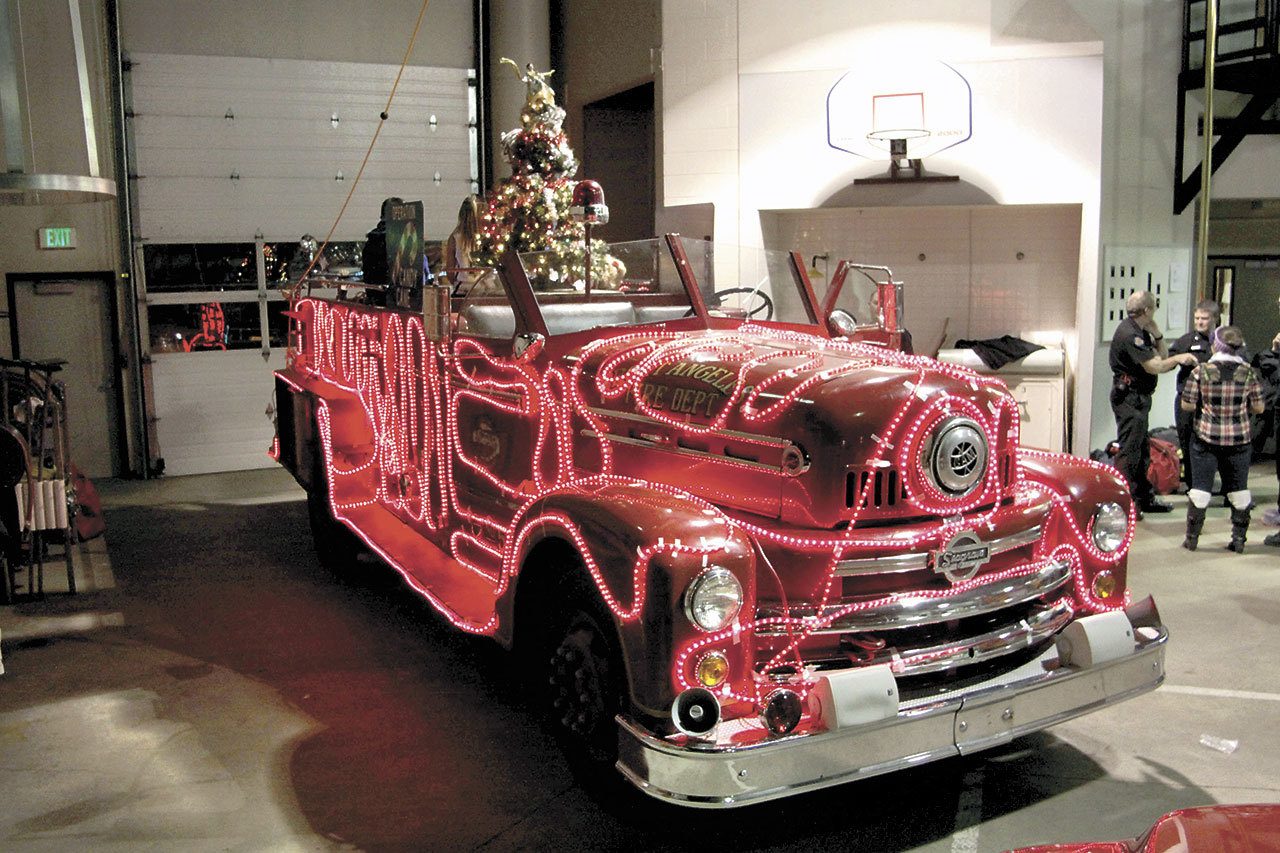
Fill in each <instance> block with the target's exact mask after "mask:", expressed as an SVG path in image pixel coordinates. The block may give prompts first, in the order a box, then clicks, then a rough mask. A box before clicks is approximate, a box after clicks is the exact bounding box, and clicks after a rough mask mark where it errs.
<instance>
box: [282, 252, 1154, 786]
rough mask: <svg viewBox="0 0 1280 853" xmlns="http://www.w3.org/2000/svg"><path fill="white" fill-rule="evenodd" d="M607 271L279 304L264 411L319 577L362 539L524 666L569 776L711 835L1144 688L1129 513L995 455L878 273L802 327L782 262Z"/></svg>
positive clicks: (1112, 490) (1003, 443)
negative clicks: (569, 761)
mask: <svg viewBox="0 0 1280 853" xmlns="http://www.w3.org/2000/svg"><path fill="white" fill-rule="evenodd" d="M610 253H611V254H610V256H611V260H612V263H613V266H612V267H611V269H612V270H613V273H614V274H612V275H610V276H608V277H607V280H604V281H599V280H598V281H595V282H585V283H584V282H576V281H569V280H567V276H566V275H565V274H564V273H563V271H562V270H559V269H558V268H557V265H556V264H557V262H556V259H555V258H553V257H550V256H549V255H525V256H516V255H515V254H514V253H509V254H508V256H507V258H506V260H505V262H504V264H503V267H502V269H500V270H496V271H489V272H487V273H483V274H482V273H480V272H479V271H457V272H456V273H454V274H453V275H452V276H451V278H450V280H449V283H448V284H446V285H445V286H428V287H427V288H426V289H425V292H424V298H423V307H422V310H421V311H420V312H419V311H417V310H413V311H410V310H400V309H395V308H383V307H372V306H368V305H365V304H362V303H361V302H360V301H359V300H343V299H337V298H332V297H328V298H325V297H322V296H321V295H320V292H319V291H316V292H311V293H309V294H308V295H301V296H299V297H298V298H297V299H296V300H295V304H294V305H293V307H292V311H291V315H292V318H293V323H294V335H295V340H294V347H293V349H292V352H291V360H290V363H289V366H288V367H287V369H285V370H282V371H280V372H279V373H278V374H277V385H276V394H277V422H278V436H277V441H276V445H275V447H274V451H273V452H274V453H275V455H276V456H277V458H278V459H279V461H280V462H281V464H283V465H284V466H286V467H287V468H288V469H289V470H290V471H291V472H293V474H294V476H295V477H296V478H297V479H298V481H299V482H300V483H301V484H302V485H303V486H304V487H305V488H306V490H307V493H308V495H309V498H310V500H309V507H310V513H311V518H312V525H313V530H314V532H315V535H316V538H317V546H318V547H317V550H318V552H319V553H320V555H321V557H322V558H323V559H325V560H328V561H331V562H334V563H343V562H344V561H351V560H352V556H351V555H352V548H353V546H354V545H355V544H359V543H357V542H356V541H355V540H356V538H358V540H360V543H363V544H362V547H367V548H368V549H371V550H372V551H374V552H375V553H376V554H377V555H378V556H379V557H380V558H381V560H382V561H385V562H386V563H387V564H388V565H389V566H391V568H393V569H394V570H395V571H397V572H399V573H400V574H401V575H402V576H403V577H404V580H405V581H406V582H407V583H408V584H409V585H410V586H411V587H412V588H413V589H414V590H416V591H417V592H418V593H420V594H421V595H422V596H423V597H425V598H426V599H427V600H428V601H429V602H430V603H431V604H432V605H433V606H434V607H435V608H436V609H437V610H438V611H439V612H440V613H441V614H442V615H443V616H444V618H446V619H448V620H449V621H450V622H451V623H453V624H454V625H456V626H457V627H458V628H460V629H462V630H464V631H469V632H473V633H476V634H482V635H488V636H491V637H493V638H494V639H495V640H497V641H498V642H499V643H502V644H503V645H505V646H510V647H513V648H514V650H515V653H516V654H518V655H521V656H523V661H524V662H527V664H526V665H527V667H528V669H529V670H530V671H531V672H532V673H533V677H531V678H530V681H531V684H532V685H533V686H532V689H533V690H536V691H537V699H538V702H539V705H540V706H541V707H542V708H543V709H544V710H545V712H546V714H547V715H548V718H549V720H550V721H551V723H552V725H553V727H555V728H556V730H557V732H558V734H559V735H560V737H561V739H562V740H563V742H564V743H565V745H566V747H567V749H568V751H569V754H570V756H571V758H573V759H574V761H575V762H576V763H581V764H582V765H584V766H597V767H598V766H600V765H607V766H615V767H616V769H617V771H618V772H620V773H621V774H622V776H623V777H624V778H625V779H626V780H629V781H630V782H632V783H633V784H634V785H635V786H637V787H638V788H640V789H641V790H643V791H645V792H646V793H648V794H650V795H652V796H655V797H658V798H661V799H665V800H669V801H674V802H677V803H683V804H687V805H694V806H736V805H741V804H746V803H752V802H757V801H762V800H766V799H771V798H775V797H780V796H785V795H788V794H792V793H796V792H799V791H804V790H808V789H813V788H817V787H822V786H826V785H831V784H835V783H839V782H843V781H848V780H853V779H859V778H864V777H867V776H871V775H875V774H879V773H885V772H888V771H892V770H895V769H898V768H903V767H907V766H911V765H915V764H918V763H920V762H922V761H928V760H933V759H937V758H942V757H946V756H953V755H958V754H965V753H970V752H973V751H976V750H981V749H985V748H988V747H992V746H995V745H999V744H1003V743H1005V742H1007V741H1009V740H1010V739H1011V738H1014V737H1017V736H1018V735H1021V734H1024V733H1027V732H1032V731H1036V730H1038V729H1042V728H1044V727H1046V726H1049V725H1051V724H1053V723H1057V722H1060V721H1063V720H1066V719H1069V718H1071V717H1074V716H1077V715H1079V714H1083V713H1087V712H1089V711H1093V710H1096V709H1098V708H1101V707H1103V706H1106V705H1108V704H1110V703H1113V702H1117V701H1120V700H1123V699H1127V698H1130V697H1132V696H1135V695H1137V694H1140V693H1142V692H1144V691H1147V690H1151V689H1153V688H1155V687H1156V686H1157V685H1158V684H1159V683H1160V682H1161V681H1162V680H1163V677H1164V643H1165V640H1166V638H1167V634H1166V631H1165V629H1164V627H1163V626H1162V624H1161V622H1160V618H1159V614H1158V613H1157V611H1156V609H1155V606H1154V604H1153V603H1152V602H1151V600H1150V599H1147V600H1146V601H1144V602H1140V603H1134V602H1132V601H1131V600H1130V595H1129V592H1128V590H1127V586H1126V579H1125V567H1126V554H1127V552H1128V549H1129V545H1130V542H1131V540H1132V536H1133V519H1134V511H1133V508H1132V506H1131V502H1130V499H1129V497H1128V494H1127V491H1126V489H1125V488H1124V486H1123V484H1122V483H1121V481H1120V480H1119V479H1118V478H1117V477H1116V475H1115V474H1114V472H1113V471H1112V470H1111V469H1108V468H1105V467H1102V466H1099V465H1096V464H1094V463H1091V462H1089V461H1086V460H1081V459H1076V458H1073V457H1070V456H1063V455H1057V454H1051V453H1045V452H1039V451H1036V450H1031V449H1027V448H1023V447H1020V446H1019V444H1018V424H1019V411H1018V408H1017V405H1016V403H1015V402H1014V401H1013V399H1012V398H1011V397H1010V395H1009V394H1008V392H1007V390H1006V389H1005V387H1004V386H1003V385H1002V384H1001V383H1000V382H999V381H998V380H996V379H993V378H990V377H986V376H980V375H977V374H975V373H973V372H970V371H967V370H964V369H962V368H958V367H954V366H949V365H944V364H940V363H938V362H936V361H933V360H931V359H928V358H925V357H919V356H914V355H911V354H907V353H904V352H902V351H901V349H900V343H901V331H900V328H899V324H900V311H901V299H902V289H901V286H900V284H899V283H897V282H894V281H893V279H892V276H891V275H890V274H889V273H888V270H885V269H883V268H873V267H863V266H860V265H856V264H851V263H848V262H841V263H840V264H839V265H838V267H837V269H836V270H835V271H834V272H833V274H832V275H831V276H830V283H829V285H828V286H827V287H826V288H825V289H824V292H823V293H822V295H821V296H819V294H818V293H816V292H815V288H814V285H813V283H812V282H811V280H810V279H809V277H808V276H807V274H806V271H805V264H804V263H803V262H802V261H801V259H800V258H799V256H798V255H795V254H791V255H787V254H784V253H758V254H757V255H756V256H753V257H748V256H747V255H746V254H745V253H735V252H728V251H723V250H722V251H720V252H716V251H715V249H714V247H713V246H711V245H709V244H706V243H703V242H700V241H691V240H687V239H683V238H679V237H676V236H668V237H666V238H664V239H659V240H652V241H642V242H638V243H626V244H615V245H613V246H612V247H610ZM717 278H718V279H719V281H720V282H721V283H722V284H723V283H724V282H726V281H727V282H728V283H727V284H725V285H724V286H722V287H718V286H717ZM743 282H747V285H745V286H744V285H743ZM362 565H364V566H365V567H366V569H367V567H368V565H369V564H368V563H367V562H366V563H364V564H362Z"/></svg>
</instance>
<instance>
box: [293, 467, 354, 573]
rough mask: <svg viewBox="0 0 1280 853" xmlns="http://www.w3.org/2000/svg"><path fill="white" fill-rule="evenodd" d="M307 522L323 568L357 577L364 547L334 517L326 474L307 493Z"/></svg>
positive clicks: (313, 479) (313, 481) (317, 479)
mask: <svg viewBox="0 0 1280 853" xmlns="http://www.w3.org/2000/svg"><path fill="white" fill-rule="evenodd" d="M307 521H308V522H309V523H310V525H311V539H312V541H313V542H314V543H315V548H316V557H317V559H319V561H320V565H322V566H324V567H325V568H326V569H328V570H329V571H331V572H333V573H334V574H336V575H347V576H350V575H351V574H353V573H354V570H355V567H356V562H357V560H358V558H359V555H360V554H361V552H363V550H364V547H363V545H361V543H360V540H359V539H358V538H357V537H356V535H355V534H354V533H352V532H351V531H350V529H348V528H347V526H346V525H345V524H343V523H342V522H341V521H338V520H337V519H336V518H334V517H333V511H332V510H331V509H330V507H329V488H328V483H327V481H326V479H325V477H324V475H323V474H318V475H317V476H315V477H313V478H312V480H311V488H310V489H308V490H307Z"/></svg>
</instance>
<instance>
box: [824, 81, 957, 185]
mask: <svg viewBox="0 0 1280 853" xmlns="http://www.w3.org/2000/svg"><path fill="white" fill-rule="evenodd" d="M972 100H973V95H972V92H971V91H970V89H969V83H968V81H966V80H965V79H964V77H962V76H960V73H959V72H958V71H956V70H955V69H954V68H952V67H951V66H949V65H947V64H946V63H943V62H938V61H936V60H925V61H921V62H903V61H891V62H884V61H874V62H868V63H867V65H866V66H865V67H859V68H853V69H850V70H849V71H848V72H846V73H845V74H844V76H842V77H841V78H840V79H839V80H837V81H836V83H835V85H833V86H832V87H831V91H830V92H828V93H827V143H828V144H829V145H830V146H831V147H832V148H837V149H839V150H841V151H847V152H849V153H850V154H856V155H858V156H859V157H865V158H867V159H868V160H879V161H881V162H883V161H884V160H885V159H888V160H889V177H888V178H879V179H874V178H873V179H859V181H861V180H873V181H876V180H898V179H907V178H910V179H918V180H957V179H956V178H955V177H954V176H938V175H934V176H930V175H926V173H925V172H924V169H923V167H922V165H921V161H922V160H923V159H924V158H925V157H929V156H932V155H934V154H937V153H938V152H940V151H945V150H946V149H948V148H950V147H952V146H953V145H959V144H960V143H961V142H964V141H965V140H967V139H968V138H969V136H970V135H971V133H972V116H971V111H972ZM886 155H887V158H886Z"/></svg>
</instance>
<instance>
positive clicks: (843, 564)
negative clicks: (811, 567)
mask: <svg viewBox="0 0 1280 853" xmlns="http://www.w3.org/2000/svg"><path fill="white" fill-rule="evenodd" d="M1042 531H1043V527H1041V525H1039V524H1037V525H1036V526H1035V527H1028V528H1027V529H1026V530H1021V531H1019V532H1017V533H1010V534H1009V535H1008V536H1001V537H999V538H998V539H992V540H991V541H990V542H987V543H985V544H986V545H987V546H988V547H989V548H990V549H991V556H993V557H994V556H995V555H997V554H1003V553H1005V552H1007V551H1013V550H1014V549H1017V548H1022V547H1024V546H1026V545H1030V544H1031V543H1033V542H1035V541H1037V540H1038V539H1039V538H1040V534H1041V532H1042ZM932 561H933V552H932V551H917V552H914V553H911V554H894V555H893V556H891V557H863V558H860V559H857V560H841V561H840V562H838V563H836V569H835V573H836V577H840V578H851V577H857V576H859V575H890V574H897V573H899V572H913V571H918V570H920V569H927V568H929V565H930V564H931V563H932Z"/></svg>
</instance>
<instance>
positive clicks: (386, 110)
mask: <svg viewBox="0 0 1280 853" xmlns="http://www.w3.org/2000/svg"><path fill="white" fill-rule="evenodd" d="M429 2H431V0H422V8H421V9H420V10H418V20H417V21H416V22H415V23H414V25H413V35H411V36H409V45H408V46H407V47H406V48H405V49H404V59H402V60H400V70H399V71H397V72H396V79H395V82H394V83H392V84H391V92H390V93H389V94H388V95H387V105H386V106H385V107H383V108H382V113H381V114H380V115H379V116H378V126H377V127H376V128H374V131H373V139H371V140H369V148H368V149H367V150H366V151H365V152H364V159H363V160H362V161H360V169H359V171H357V172H356V177H355V180H353V181H352V182H351V189H350V190H349V191H348V192H347V197H346V199H345V200H344V201H343V202H342V207H341V208H340V209H339V210H338V216H337V217H336V218H335V219H334V220H333V225H332V226H330V228H329V233H328V234H326V235H325V237H324V242H322V243H321V244H320V248H318V249H316V254H315V257H313V258H312V259H311V263H309V264H307V268H306V270H305V271H304V272H303V273H302V275H301V276H300V277H299V278H298V281H297V283H296V284H295V285H294V286H293V290H292V291H291V292H290V294H289V302H290V304H291V305H292V303H293V302H294V301H296V300H297V298H298V293H299V292H300V291H301V290H302V283H303V282H304V281H306V280H307V276H309V275H311V270H312V269H314V268H315V265H316V264H317V263H319V261H320V258H321V257H322V256H323V255H324V250H325V249H326V248H327V247H328V245H329V241H330V240H332V239H333V232H335V231H337V230H338V223H340V222H341V221H342V215H343V214H344V213H346V212H347V205H349V204H350V203H351V197H352V196H354V195H355V193H356V187H358V186H359V185H360V176H361V175H363V174H364V167H365V166H366V165H368V163H369V157H370V155H372V154H373V146H374V145H376V144H378V135H379V134H380V133H382V126H383V125H384V124H386V121H387V118H388V117H389V116H390V114H391V102H392V101H393V100H395V97H396V89H398V88H400V78H401V77H402V76H404V69H405V66H406V65H408V64H409V56H410V54H412V53H413V45H414V44H415V43H416V42H417V41H418V31H419V30H420V29H421V28H422V18H423V16H424V15H426V13H427V4H428V3H429Z"/></svg>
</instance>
